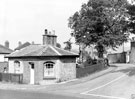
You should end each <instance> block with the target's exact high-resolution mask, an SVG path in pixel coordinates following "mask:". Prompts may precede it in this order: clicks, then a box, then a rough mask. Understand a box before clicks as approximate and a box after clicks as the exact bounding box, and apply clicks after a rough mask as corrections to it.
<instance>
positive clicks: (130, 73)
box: [113, 67, 135, 76]
mask: <svg viewBox="0 0 135 99" xmlns="http://www.w3.org/2000/svg"><path fill="white" fill-rule="evenodd" d="M113 72H122V73H126V74H127V75H128V76H135V67H129V68H125V69H120V70H116V71H113Z"/></svg>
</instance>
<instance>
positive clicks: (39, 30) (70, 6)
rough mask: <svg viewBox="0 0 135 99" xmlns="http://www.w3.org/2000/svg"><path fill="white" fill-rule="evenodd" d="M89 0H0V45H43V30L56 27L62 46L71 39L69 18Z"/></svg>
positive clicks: (58, 39)
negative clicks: (26, 43) (19, 43)
mask: <svg viewBox="0 0 135 99" xmlns="http://www.w3.org/2000/svg"><path fill="white" fill-rule="evenodd" d="M87 1H88V0H0V44H2V45H4V42H5V41H6V40H8V41H9V42H10V48H12V49H14V48H16V47H17V46H18V42H19V41H21V42H22V43H25V42H27V41H28V42H30V43H31V42H32V41H34V42H35V43H36V44H42V35H43V34H44V29H48V31H52V30H55V34H56V35H57V36H58V38H57V41H58V43H60V44H61V45H62V46H64V44H63V42H64V41H67V40H68V39H69V38H70V33H71V29H70V28H69V27H68V18H69V17H70V16H71V15H73V14H74V13H75V12H76V11H79V10H80V8H81V5H82V3H86V2H87Z"/></svg>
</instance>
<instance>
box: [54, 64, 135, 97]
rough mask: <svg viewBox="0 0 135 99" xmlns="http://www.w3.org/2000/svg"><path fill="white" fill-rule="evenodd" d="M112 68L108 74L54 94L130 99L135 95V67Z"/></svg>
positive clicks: (124, 65)
mask: <svg viewBox="0 0 135 99" xmlns="http://www.w3.org/2000/svg"><path fill="white" fill-rule="evenodd" d="M114 66H116V69H115V70H114V71H112V72H110V73H108V74H105V75H103V76H101V77H98V78H95V79H94V80H90V81H87V82H84V83H80V84H76V85H72V86H68V87H67V88H63V89H60V90H56V92H58V91H59V92H63V93H74V94H78V95H79V94H80V95H83V96H84V97H86V98H87V97H88V98H90V99H98V98H99V99H130V98H131V95H132V94H135V65H131V64H115V65H114ZM134 96H135V95H134Z"/></svg>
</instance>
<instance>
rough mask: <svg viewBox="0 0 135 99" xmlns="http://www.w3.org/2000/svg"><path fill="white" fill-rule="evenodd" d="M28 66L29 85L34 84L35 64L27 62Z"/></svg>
mask: <svg viewBox="0 0 135 99" xmlns="http://www.w3.org/2000/svg"><path fill="white" fill-rule="evenodd" d="M29 65H30V69H29V70H30V84H35V64H34V62H29Z"/></svg>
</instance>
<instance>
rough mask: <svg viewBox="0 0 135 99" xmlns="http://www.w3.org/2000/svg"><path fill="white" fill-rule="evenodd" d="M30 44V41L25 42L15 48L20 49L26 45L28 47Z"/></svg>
mask: <svg viewBox="0 0 135 99" xmlns="http://www.w3.org/2000/svg"><path fill="white" fill-rule="evenodd" d="M29 45H30V43H29V42H25V43H24V44H22V45H20V46H18V47H17V48H15V50H20V49H22V48H24V47H27V46H29Z"/></svg>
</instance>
